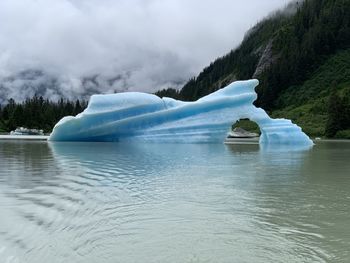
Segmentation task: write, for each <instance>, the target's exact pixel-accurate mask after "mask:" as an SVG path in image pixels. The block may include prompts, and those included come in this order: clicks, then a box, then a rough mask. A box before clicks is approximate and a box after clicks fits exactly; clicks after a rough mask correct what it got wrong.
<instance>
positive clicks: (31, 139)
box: [0, 134, 49, 141]
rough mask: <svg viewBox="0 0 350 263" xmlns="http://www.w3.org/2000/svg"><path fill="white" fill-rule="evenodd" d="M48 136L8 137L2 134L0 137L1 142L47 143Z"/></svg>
mask: <svg viewBox="0 0 350 263" xmlns="http://www.w3.org/2000/svg"><path fill="white" fill-rule="evenodd" d="M48 138H49V135H10V134H2V135H0V141H1V140H29V141H47V140H48Z"/></svg>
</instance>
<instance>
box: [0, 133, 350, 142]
mask: <svg viewBox="0 0 350 263" xmlns="http://www.w3.org/2000/svg"><path fill="white" fill-rule="evenodd" d="M49 137H50V136H49V135H10V134H8V135H4V134H2V135H0V142H1V141H10V140H12V141H48V138H49ZM312 141H313V142H314V143H315V144H317V143H318V142H336V143H350V140H349V139H312ZM223 143H224V144H259V138H252V139H248V138H245V139H235V138H226V139H225V140H224V141H223Z"/></svg>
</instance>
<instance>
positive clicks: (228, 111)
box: [49, 80, 313, 145]
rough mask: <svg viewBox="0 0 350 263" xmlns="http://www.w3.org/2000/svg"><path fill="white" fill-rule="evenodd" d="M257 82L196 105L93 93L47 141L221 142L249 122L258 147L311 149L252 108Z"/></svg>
mask: <svg viewBox="0 0 350 263" xmlns="http://www.w3.org/2000/svg"><path fill="white" fill-rule="evenodd" d="M258 84H259V81H258V80H248V81H236V82H233V83H231V84H230V85H228V86H227V87H225V88H223V89H220V90H218V91H216V92H214V93H212V94H210V95H208V96H206V97H203V98H201V99H199V100H197V101H194V102H184V101H179V100H174V99H171V98H163V99H161V98H159V97H157V96H155V95H152V94H146V93H139V92H125V93H118V94H110V95H93V96H91V98H90V101H89V104H88V107H87V108H86V109H85V110H84V111H83V112H82V113H80V114H78V115H77V116H76V117H73V116H68V117H64V118H63V119H61V120H60V121H59V122H58V123H57V124H56V125H55V127H54V129H53V131H52V133H51V135H50V137H49V140H51V141H101V142H115V141H128V140H132V141H137V140H141V141H152V142H181V143H218V142H219V143H222V142H223V141H224V139H225V138H226V134H227V130H228V128H229V127H231V125H232V124H233V123H235V122H236V121H237V120H239V119H246V118H247V119H250V120H251V121H254V122H256V123H257V124H258V125H259V127H260V130H261V136H260V144H288V145H295V144H297V145H313V142H312V141H311V140H310V138H309V137H308V136H307V135H306V134H305V133H304V132H303V131H302V129H301V128H300V127H298V126H297V125H296V124H293V123H292V122H291V121H290V120H287V119H272V118H270V117H269V116H268V114H267V113H266V112H265V111H264V110H263V109H261V108H257V107H255V106H254V105H253V102H254V101H255V100H256V99H257V94H256V93H255V87H256V86H257V85H258Z"/></svg>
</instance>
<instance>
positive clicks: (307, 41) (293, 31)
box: [257, 0, 350, 110]
mask: <svg viewBox="0 0 350 263" xmlns="http://www.w3.org/2000/svg"><path fill="white" fill-rule="evenodd" d="M349 14H350V1H348V0H305V1H304V2H302V4H301V6H300V7H299V8H298V11H297V13H296V14H295V15H294V16H292V17H291V18H290V19H288V20H287V21H286V22H285V23H284V25H283V26H282V27H281V28H279V30H278V31H276V32H275V36H274V40H273V50H274V53H275V54H277V55H278V57H279V59H278V60H276V62H275V63H273V64H272V66H271V67H270V68H268V69H267V70H266V71H265V72H263V73H262V75H261V76H260V79H261V85H260V86H259V88H258V90H257V91H258V95H259V99H258V101H257V104H258V105H259V106H262V107H263V108H265V109H268V110H273V109H275V108H276V107H278V105H277V104H276V101H277V99H278V96H279V94H280V93H281V92H282V91H283V90H285V89H287V88H288V87H291V86H294V85H300V84H302V83H303V82H304V81H305V80H307V79H308V78H309V77H310V76H311V75H312V74H313V73H314V71H315V70H316V69H317V68H318V67H319V66H320V65H321V64H322V63H323V62H324V61H325V60H326V59H327V58H328V57H329V56H330V55H333V54H335V53H336V52H337V51H338V50H341V49H347V48H349V47H350V15H349Z"/></svg>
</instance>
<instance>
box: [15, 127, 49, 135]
mask: <svg viewBox="0 0 350 263" xmlns="http://www.w3.org/2000/svg"><path fill="white" fill-rule="evenodd" d="M10 135H44V131H43V130H37V129H28V128H24V127H19V128H17V129H16V130H14V131H11V132H10Z"/></svg>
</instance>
